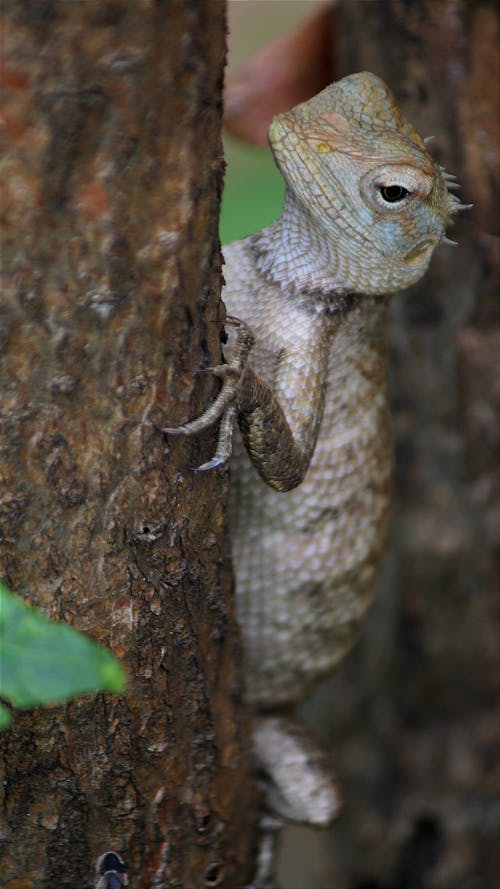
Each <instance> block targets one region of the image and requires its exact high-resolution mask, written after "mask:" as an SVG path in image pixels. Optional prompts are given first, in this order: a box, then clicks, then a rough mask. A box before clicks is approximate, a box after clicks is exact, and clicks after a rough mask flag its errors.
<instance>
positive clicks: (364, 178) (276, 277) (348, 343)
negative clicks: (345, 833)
mask: <svg viewBox="0 0 500 889" xmlns="http://www.w3.org/2000/svg"><path fill="white" fill-rule="evenodd" d="M270 141H271V147H272V148H273V151H274V154H275V157H276V160H277V163H278V165H279V167H280V169H281V171H282V173H283V176H284V179H285V183H286V198H285V205H284V209H283V214H282V216H281V218H280V220H278V221H277V222H276V223H274V224H273V225H272V226H270V227H268V228H267V229H264V230H263V231H262V232H260V233H259V234H258V235H254V236H252V237H250V238H247V239H245V240H244V241H241V242H236V243H234V244H232V245H230V246H229V247H228V248H225V251H224V252H225V261H226V268H225V278H226V282H227V283H226V287H225V288H224V291H223V299H224V301H225V303H226V306H227V308H228V311H229V312H230V313H231V314H232V315H234V316H236V317H238V318H240V319H242V320H244V321H246V322H247V323H248V325H250V326H251V328H252V332H253V334H254V336H255V346H254V347H253V349H252V351H251V355H250V364H251V367H252V369H253V371H255V372H256V373H257V374H258V375H259V377H261V378H262V379H263V380H264V382H265V383H266V384H267V386H268V387H269V388H270V389H271V391H272V392H273V393H274V394H275V395H276V397H277V399H278V401H279V403H280V405H281V407H282V408H283V411H284V413H285V417H286V421H287V424H288V426H289V429H288V430H287V431H288V432H289V431H290V429H291V430H292V433H293V434H294V438H295V439H296V440H297V439H299V440H302V444H303V449H304V450H305V451H307V453H308V454H309V453H310V452H312V451H313V456H312V459H311V460H310V465H309V466H308V468H307V471H306V473H305V478H304V480H303V481H302V483H301V484H300V485H299V486H298V487H297V488H296V489H295V490H293V491H286V492H283V491H280V490H274V488H273V487H270V486H269V484H266V480H265V470H264V471H263V469H262V466H260V467H259V474H260V475H261V476H264V478H261V477H259V474H258V473H257V471H256V469H255V468H254V466H253V465H252V463H251V462H250V460H249V459H248V454H247V450H250V456H251V457H252V459H253V455H252V453H251V448H249V446H248V442H247V443H246V444H244V443H243V441H242V439H241V436H240V435H236V436H235V442H234V450H233V456H232V460H231V504H230V517H231V533H232V539H233V553H234V566H235V575H236V602H237V613H238V617H239V621H240V624H241V627H242V632H243V637H244V647H245V653H246V654H245V656H246V667H247V685H248V694H249V697H250V700H251V701H252V703H253V704H254V705H255V706H257V707H258V708H261V709H268V708H273V707H276V706H277V705H281V704H288V703H292V702H294V701H297V700H298V699H300V698H301V697H303V696H304V695H305V694H306V693H307V692H308V691H309V690H310V688H311V686H313V685H314V684H315V683H316V682H317V681H318V680H319V679H320V677H322V676H323V675H324V674H327V673H328V672H329V671H331V669H332V667H334V665H335V664H336V663H337V662H338V661H339V660H340V659H341V658H342V657H343V655H344V654H345V653H346V651H347V650H348V649H349V648H350V646H351V645H352V643H353V641H354V640H355V638H356V634H357V630H358V627H359V624H360V621H361V619H362V618H363V615H364V614H365V611H366V609H367V607H368V605H369V603H370V600H371V597H372V593H373V588H374V580H375V575H376V569H377V565H378V563H379V560H380V556H381V553H382V550H383V544H384V537H385V532H386V527H387V518H388V512H389V505H390V487H391V463H392V457H391V433H390V426H391V424H390V416H389V410H388V402H387V389H386V366H385V365H386V345H385V340H386V316H387V305H388V296H387V294H389V293H392V292H394V291H395V290H399V289H401V288H403V287H406V286H408V285H409V284H412V283H413V282H414V281H416V280H418V278H420V277H421V275H422V274H423V273H424V271H425V269H426V268H427V265H428V263H429V260H430V257H431V254H432V251H433V249H434V247H435V246H437V244H438V243H439V242H440V241H442V240H444V231H445V227H446V224H447V222H448V220H449V217H450V215H451V214H452V213H454V212H455V211H456V210H457V209H459V206H460V205H459V203H458V201H457V199H456V198H455V197H454V196H453V195H451V194H450V193H449V191H448V185H449V183H450V179H451V177H448V176H447V174H444V171H442V170H441V168H440V167H439V166H438V165H437V164H436V163H435V161H433V160H432V158H431V157H430V156H429V154H428V153H427V151H426V148H425V144H424V141H423V140H422V138H421V136H420V135H419V134H418V133H417V132H416V131H415V130H414V129H413V127H412V126H411V125H410V124H408V123H407V122H406V121H404V119H403V118H402V116H401V114H400V112H399V110H398V109H397V106H396V104H395V100H394V97H393V96H392V94H391V93H390V91H389V90H388V88H387V87H386V86H385V84H383V82H382V81H381V80H379V78H377V77H375V76H374V75H372V74H368V73H361V74H356V75H352V76H350V77H347V78H344V80H342V81H340V82H339V83H337V84H332V85H331V86H330V87H328V88H327V89H326V90H324V91H323V92H322V93H320V94H319V95H318V96H316V97H315V98H313V99H311V100H310V101H308V102H306V103H304V104H302V105H299V106H298V107H297V108H295V109H293V110H292V111H291V112H288V113H286V114H283V115H280V116H279V117H278V118H276V119H275V121H274V122H273V124H272V126H271V130H270ZM391 186H399V187H400V188H402V189H403V190H404V192H406V194H404V197H403V199H401V200H399V201H395V202H393V203H390V202H386V201H385V200H384V198H383V197H382V194H383V192H382V189H383V188H387V187H391ZM393 193H394V192H393ZM389 194H391V193H390V192H389ZM284 364H287V365H290V367H291V368H292V370H291V371H290V370H287V371H286V373H285V374H283V366H284ZM243 412H244V410H243ZM312 417H314V421H312V420H311V418H312ZM240 419H241V415H240ZM280 422H281V421H280V419H279V418H278V417H277V419H276V424H277V425H278V426H279V425H280ZM264 434H265V432H264ZM316 436H317V441H316V444H315V446H314V441H315V439H316ZM287 460H289V457H287ZM288 469H289V467H288V466H283V472H284V473H285V472H286V471H287V470H288Z"/></svg>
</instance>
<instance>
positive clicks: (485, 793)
mask: <svg viewBox="0 0 500 889" xmlns="http://www.w3.org/2000/svg"><path fill="white" fill-rule="evenodd" d="M341 33H342V45H341V55H340V62H339V70H338V71H337V74H338V76H343V75H344V74H348V73H351V72H353V71H360V70H369V71H373V72H374V73H376V74H378V75H380V76H381V77H382V78H383V79H384V80H385V81H386V82H387V83H388V84H389V85H390V86H391V87H392V88H393V90H394V92H395V93H396V96H397V99H398V102H399V103H400V104H401V106H402V108H403V110H404V111H405V112H406V114H407V116H408V118H409V119H410V120H411V121H412V122H413V123H415V124H416V125H417V126H418V129H420V130H421V132H423V134H424V135H432V136H434V137H435V138H434V141H433V143H432V152H433V154H434V156H435V157H437V158H438V159H439V160H440V162H441V163H443V165H446V168H447V169H449V170H450V171H452V172H453V173H456V174H457V176H458V180H459V182H460V183H461V184H462V186H463V190H462V192H461V195H462V196H463V200H464V201H465V202H471V203H472V202H473V203H474V209H473V210H472V211H469V212H468V213H463V214H461V216H460V218H458V219H457V222H456V226H455V228H454V229H452V230H451V232H450V235H451V237H453V238H456V240H458V241H459V244H460V245H459V247H456V248H442V249H440V250H439V251H438V252H437V254H436V256H435V257H434V259H433V260H432V264H431V270H430V273H429V274H427V275H426V277H425V279H424V280H423V281H422V283H421V284H419V286H418V287H415V288H413V289H412V290H411V291H409V292H408V293H405V294H402V295H401V296H396V297H395V298H394V299H393V304H392V319H391V350H390V351H391V355H390V373H391V385H392V403H393V413H394V428H395V437H396V484H395V504H394V511H393V527H392V538H391V541H390V547H389V552H388V556H387V560H386V563H385V568H384V571H383V573H382V577H381V582H380V585H379V593H378V598H377V601H376V604H375V606H374V608H373V611H372V613H371V616H370V619H369V621H368V622H367V625H366V626H365V630H364V633H363V635H362V639H361V641H360V644H359V645H358V646H357V648H356V649H355V650H354V651H353V652H352V655H351V656H350V657H349V658H348V660H347V661H346V662H345V663H344V664H343V666H342V667H341V669H340V670H339V671H338V673H337V675H336V676H335V678H334V679H333V681H332V682H331V683H330V684H329V686H328V688H327V689H324V690H322V692H321V694H320V696H319V698H318V699H316V701H315V704H314V706H312V710H313V712H314V713H315V714H316V715H317V714H318V713H319V714H321V715H320V717H319V718H320V720H322V722H323V728H324V731H325V733H326V732H329V733H330V737H331V739H332V740H331V746H332V748H333V750H334V752H335V757H336V763H337V770H338V773H339V777H340V778H341V781H342V783H343V793H344V798H345V801H346V804H345V808H344V811H343V813H342V814H341V816H340V818H339V820H338V822H337V824H336V825H335V826H334V828H333V830H332V832H331V834H330V836H329V837H326V838H324V840H323V841H322V845H323V849H324V850H326V854H327V857H329V859H330V865H329V866H328V868H325V870H324V872H323V873H322V877H321V881H320V882H317V883H315V882H313V880H309V882H308V883H307V885H309V886H313V885H314V886H318V885H319V886H321V887H322V889H324V887H335V889H360V887H370V889H416V887H419V889H427V887H428V889H430V887H432V889H451V887H457V889H458V887H460V889H467V887H470V889H472V887H474V889H491V887H493V886H499V885H500V874H499V868H498V861H499V858H498V830H499V825H498V804H497V802H496V801H495V800H496V799H497V794H498V790H499V786H500V785H499V780H498V771H496V774H495V763H496V766H497V765H498V746H497V744H498V722H497V712H496V711H497V707H496V695H497V666H496V661H497V656H498V642H497V632H498V630H497V613H496V612H497V606H496V602H495V598H496V597H495V589H496V585H497V570H496V562H495V555H494V553H495V546H496V533H497V530H498V494H497V492H496V482H497V468H498V467H497V457H496V445H497V441H498V429H497V426H496V423H497V412H496V409H495V395H496V394H498V378H497V379H495V369H496V366H497V360H498V354H499V351H500V338H499V335H498V328H497V327H496V318H495V316H496V311H497V302H496V301H497V285H498V275H497V267H496V265H495V256H494V251H495V249H498V240H497V239H496V238H495V235H496V234H497V232H496V219H495V214H496V207H497V201H496V195H497V191H496V188H497V185H498V183H497V181H496V180H495V171H496V170H497V169H498V168H497V167H496V168H495V164H496V160H497V152H498V142H497V128H496V127H497V125H496V120H497V108H496V104H497V102H496V100H497V98H498V87H497V84H498V73H497V71H496V70H495V68H496V63H497V59H498V17H497V11H496V9H495V6H494V4H491V3H489V2H486V0H485V2H480V0H478V2H475V3H462V2H458V0H447V2H440V3H436V2H435V0H421V2H418V3H409V2H398V0H390V2H389V0H388V2H378V3H365V2H355V3H352V2H350V0H346V2H344V3H342V4H341ZM291 840H292V835H289V843H288V849H290V846H291ZM313 840H314V838H311V839H310V840H309V841H310V842H313ZM293 843H294V844H295V843H296V837H295V835H293ZM315 848H316V854H317V847H315ZM302 857H304V853H302ZM299 865H300V862H297V861H295V862H294V863H291V862H289V864H288V866H287V871H286V875H285V876H284V877H283V883H284V885H285V886H287V887H292V886H293V887H295V886H303V885H304V883H303V882H301V877H300V876H298V877H297V873H298V867H299Z"/></svg>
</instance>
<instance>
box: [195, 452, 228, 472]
mask: <svg viewBox="0 0 500 889" xmlns="http://www.w3.org/2000/svg"><path fill="white" fill-rule="evenodd" d="M227 459H228V458H227V457H226V459H223V458H222V457H217V456H215V457H212V459H211V460H207V462H206V463H202V464H201V466H193V467H192V469H193V472H206V471H207V470H208V469H218V467H219V466H224V463H225V462H226V461H227Z"/></svg>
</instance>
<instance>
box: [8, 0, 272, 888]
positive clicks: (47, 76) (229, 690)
mask: <svg viewBox="0 0 500 889" xmlns="http://www.w3.org/2000/svg"><path fill="white" fill-rule="evenodd" d="M2 8H3V15H2V19H3V21H2V25H3V28H4V32H3V33H4V36H3V54H4V62H5V67H4V75H3V77H4V82H3V90H4V93H3V94H4V110H5V121H6V125H5V130H4V133H5V144H4V154H3V180H4V185H5V192H6V198H5V204H4V209H3V221H2V253H3V295H2V297H1V303H0V338H1V353H0V368H1V398H2V405H1V414H0V420H1V429H0V434H1V451H2V462H1V465H0V510H1V512H0V515H1V521H2V541H3V542H2V549H1V553H0V557H1V562H0V572H1V574H2V576H3V577H4V578H5V580H6V582H7V583H8V584H9V585H10V587H11V588H12V589H13V591H14V592H17V593H19V594H22V595H23V596H25V597H26V599H27V600H29V602H31V603H32V604H34V605H36V606H38V607H39V608H41V609H42V610H43V612H44V613H45V614H46V615H47V616H49V617H51V618H54V619H57V620H65V621H68V622H70V623H71V624H73V625H74V626H75V627H76V628H77V629H79V630H83V631H85V632H87V633H89V634H90V635H91V636H93V637H94V638H95V639H97V640H98V641H99V642H100V643H102V644H104V645H107V646H109V647H110V648H112V649H113V650H114V652H115V653H116V654H117V655H118V656H119V657H120V658H121V659H122V660H123V663H124V665H125V666H126V669H127V671H128V675H129V677H130V678H129V684H128V688H127V692H126V694H125V695H123V696H120V697H113V696H107V695H98V696H96V697H93V698H92V697H87V698H81V699H77V700H74V701H72V702H70V703H68V704H67V705H65V706H58V707H55V708H52V709H50V710H38V711H34V712H33V711H30V712H26V713H22V714H19V713H18V714H16V716H15V720H14V725H13V728H11V729H9V730H8V731H6V732H4V733H2V737H1V739H0V741H1V747H2V766H3V781H2V783H1V788H2V792H3V796H2V802H1V812H2V815H3V817H4V820H5V825H4V828H3V831H2V852H1V855H2V857H1V864H0V869H1V873H2V885H3V886H5V887H7V889H21V887H22V889H28V887H29V889H38V887H46V889H55V887H56V886H57V887H58V889H62V887H67V889H75V887H80V889H82V887H89V886H93V885H94V880H93V870H94V865H95V861H96V859H97V858H98V856H99V855H101V854H102V853H103V852H106V851H107V850H109V849H112V850H114V851H116V852H118V853H120V854H121V855H122V856H123V858H124V860H125V862H126V864H127V866H128V873H129V878H130V885H131V886H134V887H139V886H140V887H143V889H146V887H150V886H153V885H154V886H155V887H157V889H159V887H183V889H186V887H193V889H199V887H200V886H216V885H217V886H219V885H225V886H231V887H234V886H237V885H242V884H243V883H244V882H245V880H246V879H247V878H248V876H249V856H250V854H251V851H252V844H253V840H254V838H253V824H254V820H255V818H254V816H255V799H254V791H253V789H252V780H251V772H250V765H249V755H248V750H249V730H248V721H247V718H246V715H245V712H244V708H243V706H242V688H243V683H242V674H241V668H240V637H239V633H238V629H237V626H236V623H235V618H234V614H233V606H232V599H231V571H230V564H229V552H228V548H227V544H226V537H227V534H226V531H227V529H226V522H225V509H224V506H225V500H226V493H227V473H226V471H219V472H211V473H207V474H204V473H199V474H197V473H194V472H193V471H192V468H193V467H196V466H197V465H199V464H200V463H202V462H204V461H205V460H207V459H209V458H210V456H211V455H212V453H213V449H214V436H213V434H212V433H209V434H208V433H207V434H206V435H203V436H199V437H197V438H196V440H193V441H191V440H179V439H175V440H170V439H165V437H164V436H162V435H161V434H159V433H158V431H157V430H156V428H155V424H158V425H166V424H171V425H175V424H176V423H179V422H182V421H184V420H185V419H187V418H188V417H191V416H193V415H196V414H197V413H198V412H200V411H201V410H202V408H203V407H204V406H206V404H207V403H209V401H210V400H211V399H212V398H213V396H214V393H215V392H216V391H217V384H216V383H215V382H214V381H213V380H212V379H211V378H210V376H209V375H207V374H197V371H198V370H199V369H201V368H206V367H209V366H211V365H214V364H217V363H218V362H219V361H220V332H221V326H220V323H219V319H220V313H219V292H220V280H221V279H220V249H219V241H218V235H217V223H218V208H219V196H220V187H221V176H222V171H223V162H222V155H221V144H220V123H221V83H222V71H223V62H224V49H225V47H224V6H223V4H222V3H220V2H219V0H202V2H199V3H193V2H189V0H163V2H160V0H157V2H153V0H141V2H138V3H129V2H127V0H85V2H84V3H83V2H80V3H73V2H69V3H68V2H58V0H34V2H30V3H19V2H17V0H5V2H4V3H3V5H2Z"/></svg>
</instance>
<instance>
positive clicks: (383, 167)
mask: <svg viewBox="0 0 500 889" xmlns="http://www.w3.org/2000/svg"><path fill="white" fill-rule="evenodd" d="M269 139H270V143H271V148H272V150H273V152H274V155H275V158H276V162H277V164H278V166H279V168H280V170H281V172H282V173H283V175H284V178H285V181H286V183H287V190H288V191H289V192H292V194H293V197H294V199H295V202H296V203H297V202H298V205H299V206H300V207H301V208H302V210H303V211H304V213H305V216H304V220H305V222H304V224H307V220H308V219H310V220H311V221H312V222H313V223H314V225H315V226H316V227H319V228H320V230H321V231H322V232H323V233H324V236H325V243H328V244H329V245H330V246H329V249H330V252H331V254H332V260H333V261H334V264H336V267H337V278H338V282H339V284H340V285H341V286H343V287H345V288H346V289H349V290H352V291H356V290H357V291H358V292H364V293H391V292H394V291H396V290H400V289H402V288H403V287H407V286H409V285H410V284H413V283H414V282H415V281H417V280H418V279H419V278H420V277H421V276H422V275H423V273H424V272H425V270H426V268H427V266H428V264H429V261H430V258H431V255H432V253H433V250H434V248H435V247H436V246H437V245H438V244H439V243H443V242H446V241H447V239H446V237H445V229H446V226H447V224H448V222H449V220H450V217H451V216H452V215H453V214H454V213H456V212H457V210H459V209H461V208H462V207H463V205H462V204H460V202H459V201H458V199H457V198H456V197H455V196H454V195H452V194H450V191H449V190H448V189H449V188H451V187H453V184H454V183H453V182H452V180H453V178H454V177H451V176H449V174H447V173H446V172H445V171H444V170H443V169H442V168H441V167H440V166H439V164H437V163H436V162H435V161H434V160H433V159H432V157H431V156H430V155H429V153H428V151H427V149H426V147H425V143H424V140H423V139H422V137H421V136H420V135H419V133H417V131H416V130H415V129H414V128H413V127H412V126H411V124H409V123H408V122H407V121H406V120H405V119H404V118H403V117H402V115H401V112H400V111H399V109H398V107H397V105H396V102H395V99H394V96H393V95H392V93H391V91H390V90H389V89H388V87H387V86H386V85H385V84H384V83H383V81H382V80H380V78H378V77H376V76H375V75H374V74H370V73H368V72H362V73H360V74H352V75H350V76H349V77H345V78H343V80H340V81H338V82H337V83H334V84H331V85H330V86H328V87H327V88H326V89H324V90H323V91H322V92H321V93H319V94H318V95H317V96H315V97H314V98H312V99H310V100H309V101H307V102H304V103H302V104H300V105H297V106H296V107H295V108H292V110H291V111H288V112H286V113H284V114H280V115H278V116H277V117H276V118H275V119H274V120H273V122H272V124H271V127H270V130H269ZM448 243H450V242H449V241H448ZM451 243H453V242H451Z"/></svg>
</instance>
